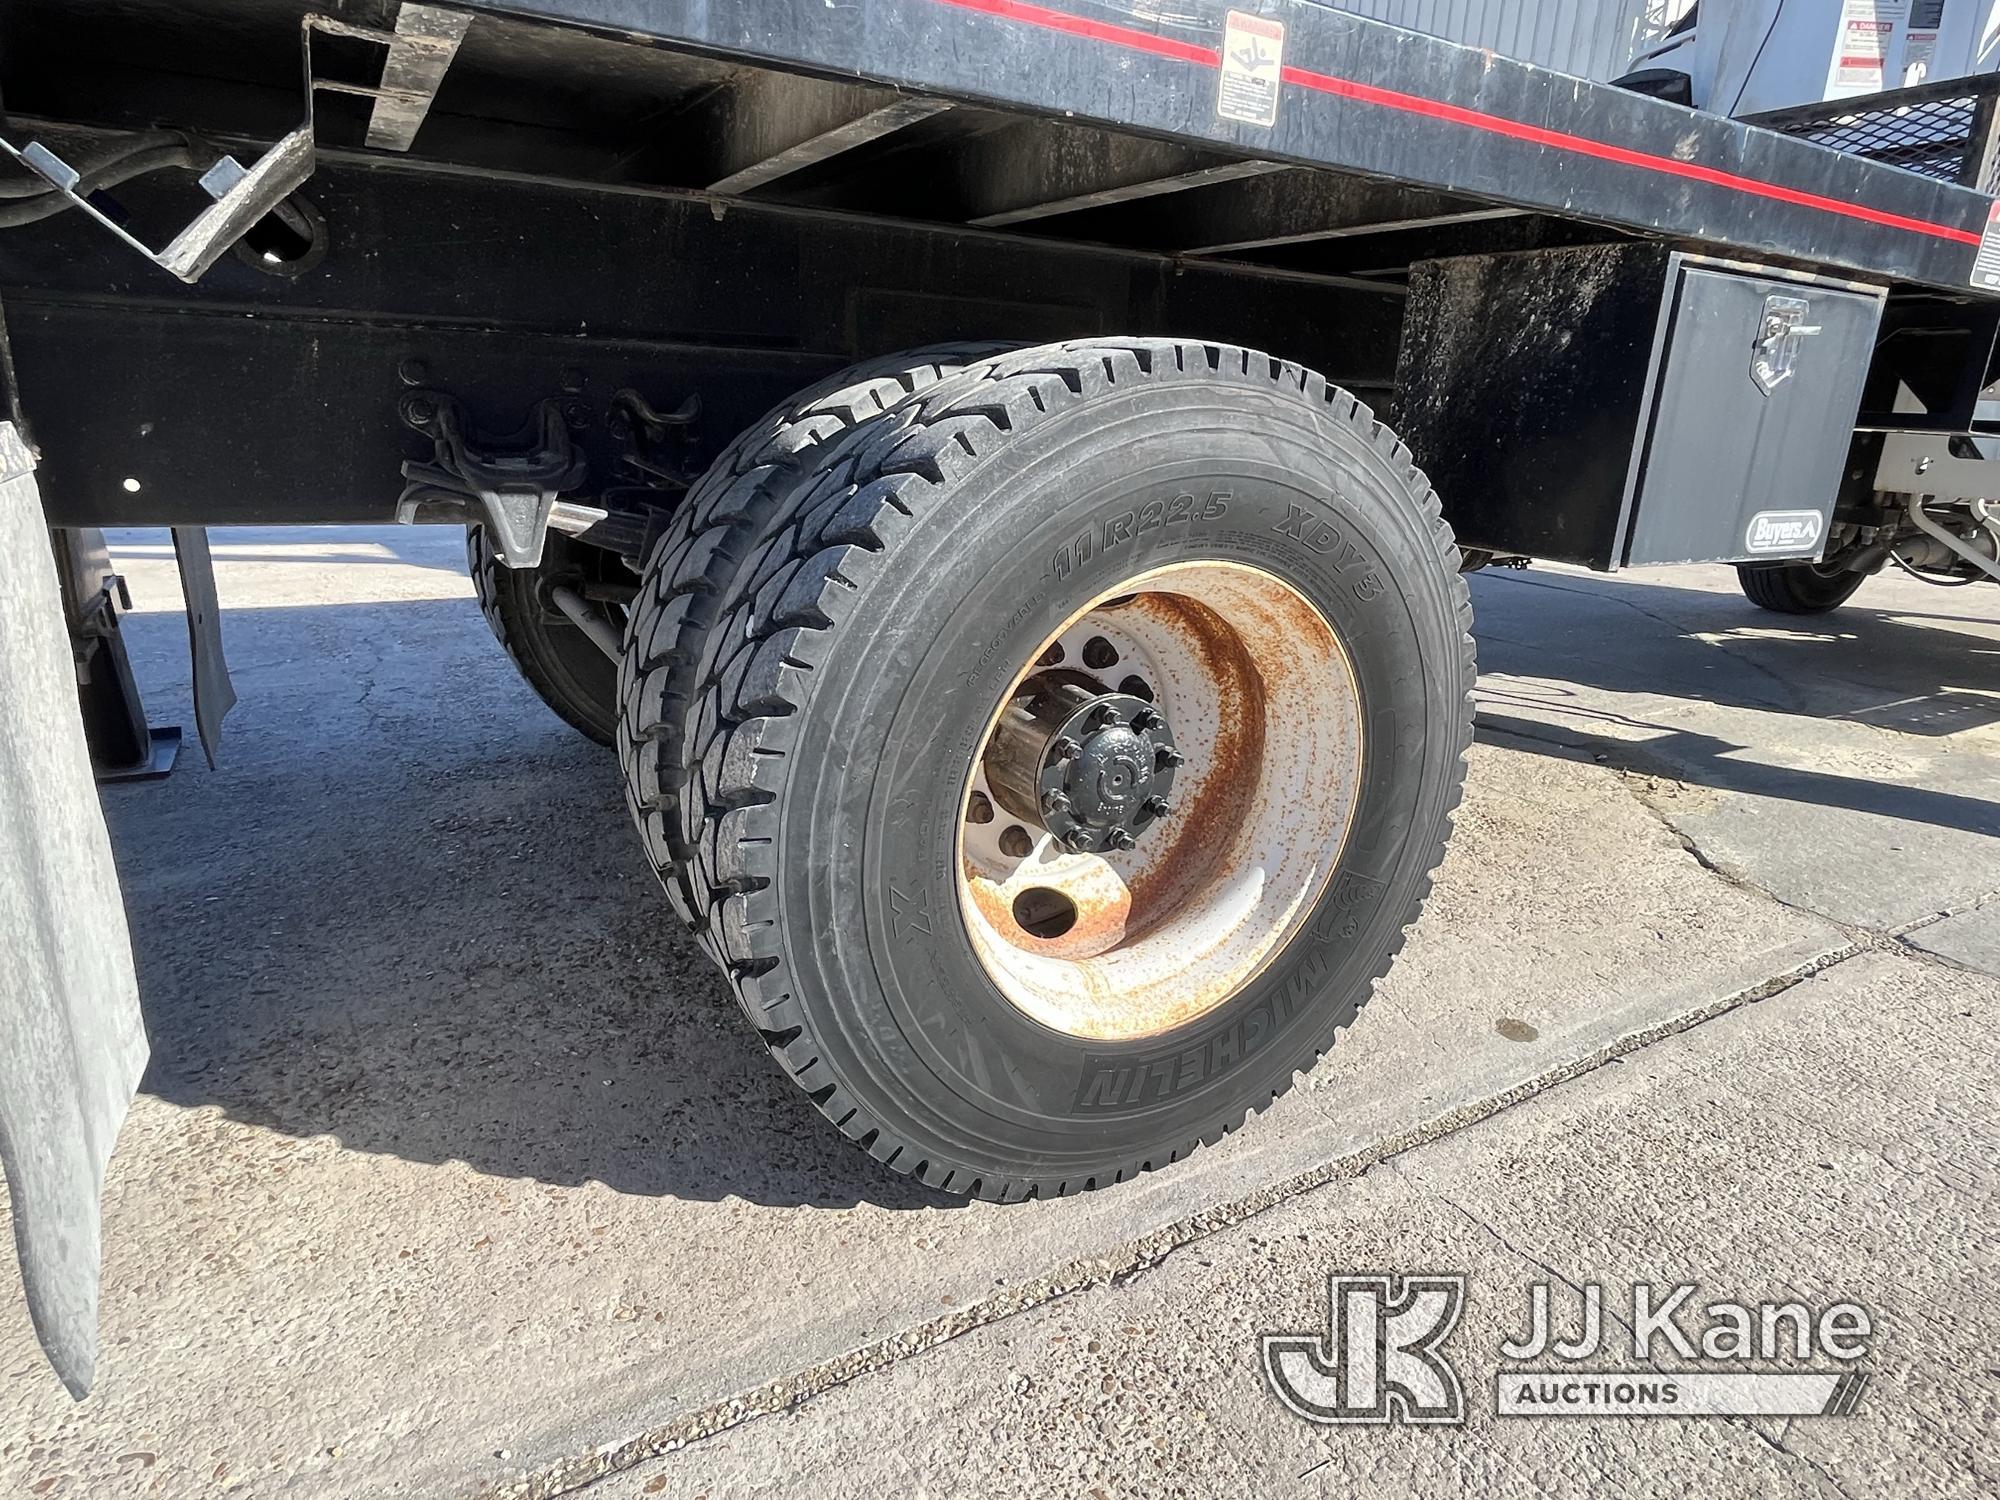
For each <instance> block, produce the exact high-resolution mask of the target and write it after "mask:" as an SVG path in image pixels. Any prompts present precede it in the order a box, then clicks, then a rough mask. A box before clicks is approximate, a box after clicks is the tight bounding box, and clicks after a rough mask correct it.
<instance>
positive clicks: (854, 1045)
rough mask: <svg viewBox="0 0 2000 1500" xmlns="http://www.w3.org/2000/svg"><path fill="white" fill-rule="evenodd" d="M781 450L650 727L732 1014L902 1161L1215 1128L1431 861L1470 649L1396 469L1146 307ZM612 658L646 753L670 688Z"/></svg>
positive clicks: (1343, 1005) (1314, 1032) (984, 1158)
mask: <svg viewBox="0 0 2000 1500" xmlns="http://www.w3.org/2000/svg"><path fill="white" fill-rule="evenodd" d="M816 467H817V473H816V474H815V476H814V477H813V480H812V482H811V484H810V485H808V486H806V487H804V488H803V489H801V490H799V491H798V492H796V493H795V494H794V495H793V497H792V498H791V500H790V501H789V502H788V503H787V504H786V506H785V509H784V511H783V513H782V514H778V515H774V516H773V517H772V518H771V520H770V522H769V523H768V524H767V528H766V529H767V531H768V532H769V535H768V536H767V539H766V540H765V541H764V542H763V543H762V544H761V545H760V546H759V547H758V549H757V550H756V552H755V554H754V555H753V556H752V557H751V559H750V560H749V562H748V564H747V566H746V567H745V568H744V569H743V571H742V573H741V575H740V576H739V578H738V579H737V581H736V583H735V585H734V586H733V588H732V589H731V590H730V592H729V595H728V597H727V598H725V599H724V600H722V601H721V605H722V610H721V617H720V619H719V622H718V624H717V625H716V626H715V628H714V632H713V635H714V639H715V641H716V642H718V643H719V646H720V649H718V650H716V651H715V652H713V653H712V656H713V660H712V661H711V662H709V663H708V664H707V665H706V666H705V667H704V669H703V670H702V672H701V676H700V682H699V692H700V696H699V701H698V703H697V704H696V707H695V711H694V713H693V715H692V718H691V720H690V722H689V724H688V726H687V733H688V741H687V750H688V753H689V755H690V758H691V760H692V762H693V763H694V764H695V766H696V768H697V769H696V771H695V774H694V775H693V777H692V778H691V779H690V780H689V782H688V783H687V786H686V787H685V789H684V795H683V796H682V797H681V798H680V799H679V807H678V811H679V814H680V817H681V825H682V826H681V831H680V834H679V840H680V846H681V847H685V848H686V849H687V850H688V851H689V852H690V856H691V859H690V863H689V867H688V874H689V876H690V877H691V879H692V880H693V882H694V887H695V889H696V890H697V892H698V893H699V894H700V898H701V900H702V903H703V905H704V907H705V908H706V910H707V914H708V920H707V923H706V927H705V929H704V933H703V941H704V942H705V944H706V945H707V946H708V947H709V949H710V951H711V953H712V954H713V955H714V957H715V958H716V959H717V961H718V962H719V964H720V965H721V966H722V968H723V971H724V972H725V973H726V974H727V975H728V976H729V979H730V982H731V984H732V985H733V986H734V988H735V990H736V993H737V997H738V999H739V1000H740V1001H741V1003H742V1005H743V1007H744V1010H745V1011H746V1013H747V1014H748V1015H749V1016H750V1017H751V1018H752V1020H753V1022H754V1024H755V1025H756V1026H757V1027H758V1029H759V1031H760V1032H761V1034H762V1036H763V1039H764V1041H765V1043H766V1044H767V1045H768V1046H769V1048H770V1050H771V1051H772V1053H773V1055H774V1056H775V1057H776V1058H777V1060H778V1061H779V1063H780V1064H781V1065H782V1066H783V1067H784V1069H785V1070H786V1072H787V1073H788V1074H790V1076H791V1077H792V1078H793V1079H794V1080H795V1081H796V1082H797V1083H798V1085H799V1086H800V1088H801V1089H803V1090H804V1091H805V1092H806V1094H807V1095H808V1097H809V1098H810V1099H811V1100H812V1101H813V1103H814V1104H815V1105H816V1106H817V1107H818V1108H819V1109H820V1110H821V1111H822V1112H823V1113H824V1114H826V1115H827V1116H828V1118H829V1119H831V1120H832V1121H833V1122H834V1123H835V1125H836V1126H837V1127H838V1128H839V1129H840V1130H841V1131H842V1132H843V1133H844V1134H845V1135H847V1136H848V1137H849V1138H850V1139H852V1140H854V1141H855V1142H856V1143H858V1144H859V1145H861V1146H863V1147H864V1148H865V1149H867V1150H868V1151H869V1152H870V1153H871V1154H872V1155H873V1156H875V1157H876V1158H877V1159H878V1160H879V1161H881V1162H882V1163H883V1164H885V1165H886V1166H889V1167H891V1168H893V1169H894V1170H897V1171H900V1172H905V1173H909V1174H911V1175H913V1176H915V1177H916V1178H918V1179H920V1180H921V1181H923V1182H925V1183H927V1184H929V1185H931V1186H934V1187H937V1188H941V1189H945V1190H952V1191H958V1192H963V1193H968V1194H973V1195H977V1196H981V1197H986V1198H993V1199H1018V1198H1022V1197H1030V1196H1050V1195H1055V1194H1062V1193H1068V1192H1073V1191H1077V1190H1080V1189H1086V1188H1093V1187H1099V1186H1104V1185H1108V1184H1110V1183H1113V1182H1117V1181H1121V1180H1123V1179H1125V1178H1127V1177H1130V1176H1132V1175H1134V1174H1136V1173H1138V1172H1142V1171H1146V1170H1150V1169H1152V1168H1154V1167H1161V1166H1165V1165H1166V1164H1168V1163H1169V1162H1172V1161H1175V1160H1178V1159H1179V1158H1180V1157H1182V1156H1184V1155H1186V1154H1187V1153H1188V1152H1190V1151H1192V1150H1193V1149H1194V1148H1195V1147H1196V1146H1197V1145H1199V1144H1202V1143H1204V1142H1210V1141H1214V1140H1216V1139H1218V1138H1220V1137H1221V1136H1223V1135H1225V1134H1227V1133H1228V1132H1230V1131H1233V1130H1235V1129H1237V1128H1238V1127H1239V1126H1241V1125H1242V1124H1243V1122H1244V1120H1245V1118H1246V1115H1247V1113H1248V1112H1254V1111H1257V1110H1261V1109H1263V1108H1265V1107H1266V1106H1268V1105H1269V1104H1270V1103H1271V1101H1272V1100H1274V1099H1275V1098H1276V1097H1277V1096H1278V1095H1279V1094H1281V1093H1283V1092H1284V1091H1285V1090H1286V1089H1288V1088H1289V1087H1290V1086H1291V1084H1292V1083H1293V1081H1294V1080H1295V1078H1296V1076H1297V1074H1298V1073H1299V1072H1300V1071H1301V1070H1302V1069H1306V1068H1309V1067H1311V1066H1312V1065H1313V1063H1314V1062H1315V1061H1316V1060H1317V1059H1318V1058H1319V1057H1320V1056H1321V1054H1322V1053H1323V1052H1324V1051H1325V1050H1326V1049H1327V1048H1328V1047H1329V1046H1331V1045H1332V1043H1333V1041H1334V1039H1335V1036H1336V1034H1337V1033H1338V1032H1339V1031H1340V1030H1341V1029H1342V1028H1344V1027H1346V1026H1347V1025H1349V1024H1350V1023H1352V1021H1353V1020H1354V1018H1355V1015H1356V1013H1357V1012H1358V1010H1359V1008H1360V1007H1361V1005H1362V1004H1363V1003H1364V1002H1365V1001H1366V999H1367V998H1368V996H1369V994H1370V992H1371V990H1372V987H1373V985H1374V982H1375V981H1376V980H1377V979H1378V978H1379V977H1380V976H1381V975H1382V974H1383V973H1384V972H1386V970H1387V969H1388V966H1389V963H1390V961H1391V959H1392V958H1393V957H1394V955H1395V954H1396V952H1397V951H1398V950H1399V949H1400V948H1401V946H1402V942H1403V935H1404V931H1405V929H1406V927H1407V926H1408V924H1409V923H1410V922H1412V921H1413V920H1414V919H1415V918H1416V915H1417V913H1418V911H1419V909H1420V907H1421V905H1422V903H1423V900H1424V898H1425V896H1426V895H1427V894H1428V892H1429V889H1430V877H1431V873H1432V871H1433V870H1434V869H1435V868H1436V866H1437V864H1438V863H1439V861H1440V859H1441V858H1442V856H1443V850H1444V845H1445V841H1446V838H1447V837H1448V835H1449V831H1450V823H1451V818H1452V813H1453V809H1454V808H1455V807H1456V806H1457V803H1458V798H1459V793H1460V788H1461V785H1462V783H1463V778H1464V754H1465V750H1466V747H1467V745H1468V744H1469V742H1470V738H1471V721H1472V716H1471V699H1470V694H1471V690H1472V682H1473V647H1472V640H1471V636H1470V634H1469V627H1470V624H1471V605H1470V602H1469V599H1468V596H1467V593H1466V588H1465V584H1464V581H1463V580H1462V579H1461V578H1460V577H1459V575H1458V560H1459V559H1458V549H1457V547H1456V545H1455V543H1454V541H1453V538H1452V535H1451V532H1450V529H1449V528H1448V527H1447V526H1446V525H1445V523H1444V521H1443V519H1442V517H1441V515H1440V513H1439V508H1438V503H1437V500H1436V497H1435V496H1434V495H1433V494H1432V492H1431V490H1430V486H1429V484H1428V483H1427V482H1426V480H1425V479H1424V477H1423V475H1422V474H1421V473H1420V472H1419V471H1418V470H1417V468H1416V467H1415V466H1414V465H1413V464H1412V463H1411V461H1410V456H1409V453H1408V451H1407V450H1406V449H1405V448H1404V447H1403V446H1402V444H1401V443H1399V442H1398V441H1397V439H1396V438H1395V436H1394V435H1393V434H1392V433H1390V432H1389V431H1388V429H1387V428H1385V427H1384V426H1382V424H1380V423H1379V422H1377V421H1376V420H1375V419H1374V416H1373V414H1372V413H1371V412H1370V411H1369V410H1368V408H1367V407H1365V406H1363V405H1362V404H1361V403H1360V402H1358V401H1356V400H1355V399H1354V398H1353V397H1351V396H1349V395H1347V394H1346V393H1344V392H1342V391H1340V390H1338V389H1336V388H1334V387H1332V386H1329V385H1328V384H1327V383H1326V382H1325V380H1324V379H1322V378H1321V377H1320V376H1318V375H1315V374H1313V373H1312V372H1310V371H1307V370H1303V369H1301V368H1299V367H1298V366H1296V365H1292V364H1286V363H1281V362H1280V361H1278V360H1275V359H1273V358H1271V357H1269V356H1267V355H1263V354H1257V353H1253V352H1250V351H1247V350H1244V349H1239V348H1231V347H1225V346H1218V345H1212V344H1199V343H1176V342H1168V341H1164V340H1093V341H1087V342H1079V343H1069V344H1059V345H1050V346H1046V347H1043V348H1038V349H1030V350H1022V351H1016V352H1014V353H1010V354H1006V355H1003V356H1000V357H997V358H994V359H991V360H987V361H984V362H982V363H980V364H978V365H975V366H972V367H970V368H968V369H966V370H964V371H962V372H960V373H958V374H956V375H953V376H950V377H948V378H946V379H944V380H941V381H938V382H936V383H935V384H933V385H931V386H929V387H928V388H926V389H925V390H923V391H921V392H919V393H917V394H914V395H912V396H910V397H908V398H907V399H905V400H903V401H902V402H900V403H899V404H897V405H895V406H894V407H892V408H891V409H890V410H888V411H886V412H884V413H883V414H881V415H879V416H875V417H872V418H870V419H868V420H866V421H863V422H861V423H859V424H857V425H856V426H855V427H854V429H853V430H852V431H851V432H850V433H848V434H847V435H846V436H845V437H843V438H841V439H839V440H838V441H836V442H835V443H833V444H831V445H829V446H828V447H826V448H825V449H823V450H822V451H821V452H820V453H819V455H818V457H817V461H816ZM654 597H655V596H654V594H653V591H652V589H651V588H650V587H649V588H648V589H647V590H646V591H645V592H643V593H642V595H641V599H642V605H641V611H642V616H641V618H640V619H638V620H635V622H634V639H635V640H637V639H641V638H643V637H644V635H645V633H646V631H647V629H648V627H649V624H650V621H649V620H648V619H647V618H645V616H646V615H648V614H650V613H651V612H653V611H655V610H657V609H658V608H659V606H658V605H657V604H655V603H652V602H651V601H652V600H653V599H654ZM646 683H647V679H645V678H643V677H637V678H633V679H632V680H631V681H630V683H629V684H628V686H629V687H630V688H631V690H632V691H631V692H630V693H629V694H628V698H627V702H626V711H627V714H628V717H629V721H630V723H631V724H632V726H633V728H634V731H635V732H634V733H633V734H632V736H631V738H630V739H629V741H628V742H627V752H628V760H627V764H626V774H627V777H628V780H630V781H632V782H634V783H637V784H639V785H642V786H651V785H653V784H654V781H655V780H656V779H657V776H658V774H659V773H658V772H657V771H655V770H652V769H649V768H648V766H647V765H646V761H647V760H648V759H649V758H651V757H654V756H656V755H657V754H658V753H659V748H660V746H661V744H662V743H663V740H662V735H663V733H664V732H665V726H664V724H663V723H662V718H663V715H664V714H666V713H669V712H679V711H681V705H680V703H679V701H678V700H668V699H667V698H665V697H664V696H663V695H662V694H661V693H660V692H659V690H658V689H657V687H652V688H648V687H647V686H646ZM1052 793H1054V794H1059V795H1060V798H1061V802H1060V806H1059V804H1058V800H1057V797H1056V796H1055V795H1051V794H1052ZM1038 797H1039V800H1038ZM1156 799H1164V800H1163V801H1162V800H1156ZM635 800H637V801H638V804H639V807H640V810H641V817H642V820H643V821H644V822H645V823H646V824H647V825H648V826H647V831H648V838H647V844H648V847H649V849H652V850H654V851H655V860H656V863H657V862H660V851H664V850H667V849H669V848H670V847H672V846H670V844H669V840H668V836H667V833H666V831H665V830H664V829H662V828H660V827H659V826H658V824H659V822H660V820H661V819H662V817H663V816H664V813H663V811H662V810H661V809H660V808H659V807H656V806H648V805H647V802H646V799H644V798H637V799H635ZM1062 809H1067V810H1066V811H1065V810H1062ZM1065 840H1067V842H1064V841H1065ZM662 873H663V874H666V873H669V872H667V871H665V870H663V872H662Z"/></svg>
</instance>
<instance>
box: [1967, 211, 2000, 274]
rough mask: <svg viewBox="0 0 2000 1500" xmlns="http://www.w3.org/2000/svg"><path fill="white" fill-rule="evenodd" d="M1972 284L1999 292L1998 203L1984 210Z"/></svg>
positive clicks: (1999, 220) (1999, 237)
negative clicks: (1984, 229) (1983, 222)
mask: <svg viewBox="0 0 2000 1500" xmlns="http://www.w3.org/2000/svg"><path fill="white" fill-rule="evenodd" d="M1972 284H1973V285H1974V286H1976V287H1984V288H1985V289H1986V290H1987V291H1989V292H2000V203H1995V204H1994V205H1993V207H1992V208H1990V209H1988V210H1987V211H1986V233H1984V234H1983V235H1981V236H1980V237H1979V257H1978V259H1976V260H1975V261H1973V263H1972Z"/></svg>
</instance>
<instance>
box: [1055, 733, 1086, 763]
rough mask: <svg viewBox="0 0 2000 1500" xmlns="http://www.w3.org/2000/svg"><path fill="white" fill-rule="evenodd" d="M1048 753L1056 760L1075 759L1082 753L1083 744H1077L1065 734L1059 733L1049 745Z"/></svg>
mask: <svg viewBox="0 0 2000 1500" xmlns="http://www.w3.org/2000/svg"><path fill="white" fill-rule="evenodd" d="M1049 754H1050V755H1052V756H1054V757H1055V758H1056V759H1057V760H1075V759H1076V758H1077V757H1078V756H1079V755H1081V754H1083V746H1081V745H1079V744H1078V743H1077V742H1076V741H1075V740H1073V739H1071V738H1070V737H1069V736H1068V735H1066V734H1065V735H1059V736H1057V738H1056V742H1055V743H1054V744H1053V745H1051V746H1049Z"/></svg>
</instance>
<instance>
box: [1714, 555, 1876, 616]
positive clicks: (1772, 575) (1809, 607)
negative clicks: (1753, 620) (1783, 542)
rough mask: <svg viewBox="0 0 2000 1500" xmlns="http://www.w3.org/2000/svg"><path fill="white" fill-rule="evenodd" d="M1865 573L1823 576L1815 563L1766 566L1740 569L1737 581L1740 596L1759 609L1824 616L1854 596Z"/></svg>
mask: <svg viewBox="0 0 2000 1500" xmlns="http://www.w3.org/2000/svg"><path fill="white" fill-rule="evenodd" d="M1867 576H1868V575H1867V574H1865V573H1848V572H1840V573H1823V572H1821V571H1820V569H1819V566H1818V565H1817V564H1816V563H1809V562H1795V563H1767V564H1765V565H1764V566H1762V567H1754V568H1746V567H1739V568H1738V569H1737V570H1736V581H1737V582H1738V583H1739V584H1740V585H1741V586H1742V589H1743V597H1744V598H1746V599H1748V600H1749V601H1750V602H1751V603H1752V604H1754V605H1756V606H1757V607H1758V608H1759V609H1768V610H1770V611H1772V612H1773V613H1774V614H1780V615H1823V614H1826V613H1828V612H1829V611H1831V610H1836V609H1839V608H1840V606H1841V605H1843V604H1845V603H1846V602H1847V601H1848V600H1849V599H1852V598H1853V597H1854V591H1855V590H1856V589H1858V588H1860V587H1861V585H1862V583H1863V582H1864V581H1865V580H1866V578H1867Z"/></svg>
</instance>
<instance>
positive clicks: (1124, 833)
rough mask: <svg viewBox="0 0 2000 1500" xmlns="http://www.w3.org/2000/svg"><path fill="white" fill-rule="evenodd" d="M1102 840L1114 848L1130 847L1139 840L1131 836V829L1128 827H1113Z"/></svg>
mask: <svg viewBox="0 0 2000 1500" xmlns="http://www.w3.org/2000/svg"><path fill="white" fill-rule="evenodd" d="M1104 842H1105V843H1107V844H1109V845H1110V846H1111V847H1112V848H1114V849H1130V848H1131V847H1132V846H1133V845H1134V844H1136V843H1138V842H1139V841H1138V840H1137V839H1135V838H1134V837H1132V831H1131V830H1130V829H1129V828H1114V829H1112V830H1111V832H1110V834H1109V836H1107V837H1106V839H1105V840H1104Z"/></svg>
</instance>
